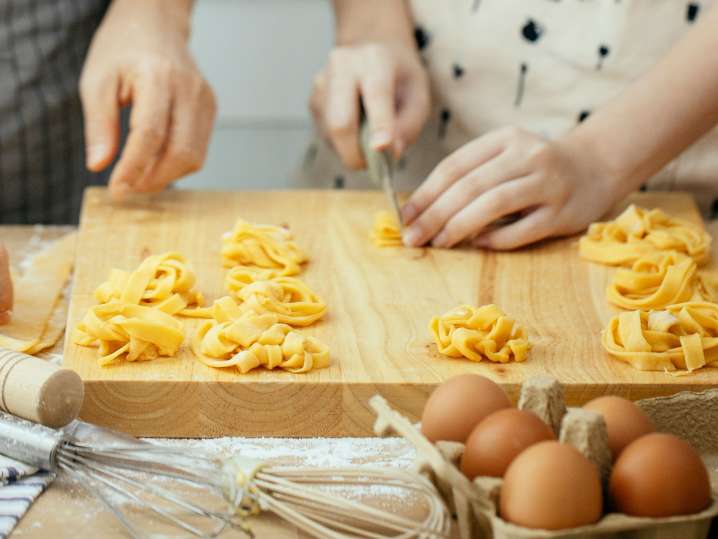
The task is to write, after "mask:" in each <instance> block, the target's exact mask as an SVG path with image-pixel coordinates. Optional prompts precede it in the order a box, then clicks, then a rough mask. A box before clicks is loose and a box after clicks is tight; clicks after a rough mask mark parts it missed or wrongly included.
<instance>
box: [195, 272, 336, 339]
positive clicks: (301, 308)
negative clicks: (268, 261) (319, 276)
mask: <svg viewBox="0 0 718 539" xmlns="http://www.w3.org/2000/svg"><path fill="white" fill-rule="evenodd" d="M227 298H229V299H230V300H234V299H236V303H235V304H234V307H233V308H232V309H231V310H232V311H233V312H236V313H245V312H254V313H257V314H265V313H272V314H274V315H276V317H277V321H278V322H280V323H282V324H289V325H290V326H294V327H304V326H309V325H311V324H313V323H314V322H316V321H317V320H319V319H320V318H321V317H322V316H324V313H325V312H326V310H327V307H326V305H325V304H324V303H323V302H322V300H321V299H319V297H318V296H317V295H316V294H314V292H312V291H311V290H310V288H309V287H308V286H307V285H306V284H304V283H303V282H302V281H300V280H299V279H296V278H294V277H277V278H275V279H274V280H267V281H256V282H254V283H250V284H248V285H246V286H244V287H242V288H241V289H240V290H239V291H238V292H237V293H236V294H235V295H233V296H232V297H229V296H227V297H226V298H221V299H220V300H217V302H216V303H215V305H213V306H212V307H206V308H201V309H193V310H187V311H184V312H183V314H185V315H186V316H191V317H195V318H216V317H217V313H216V309H217V305H218V304H219V305H220V306H221V307H223V308H224V309H225V311H227V309H228V308H229V307H228V305H229V303H228V299H227Z"/></svg>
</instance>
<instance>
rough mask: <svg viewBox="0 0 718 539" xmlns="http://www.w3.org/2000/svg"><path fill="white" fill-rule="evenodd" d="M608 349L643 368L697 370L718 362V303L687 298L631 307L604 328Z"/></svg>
mask: <svg viewBox="0 0 718 539" xmlns="http://www.w3.org/2000/svg"><path fill="white" fill-rule="evenodd" d="M602 341H603V346H604V348H605V349H606V351H607V352H608V353H609V354H611V355H612V356H614V357H615V358H617V359H620V360H621V361H625V362H626V363H629V364H630V365H632V366H633V367H635V368H636V369H639V370H644V371H675V370H676V369H684V370H688V371H694V370H696V369H699V368H701V367H703V366H706V365H711V364H713V363H716V362H718V305H716V304H715V303H708V302H686V303H679V304H676V305H671V306H669V307H667V308H666V309H664V310H652V311H647V310H643V311H628V312H623V313H621V314H619V315H617V316H615V317H613V318H612V319H611V321H610V322H609V323H608V327H607V328H606V329H605V331H604V332H603V337H602Z"/></svg>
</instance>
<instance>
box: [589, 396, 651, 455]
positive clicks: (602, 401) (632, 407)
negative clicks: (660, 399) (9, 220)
mask: <svg viewBox="0 0 718 539" xmlns="http://www.w3.org/2000/svg"><path fill="white" fill-rule="evenodd" d="M584 408H585V409H586V410H591V411H592V412H596V413H597V414H601V415H602V416H603V419H604V420H605V421H606V428H607V429H608V447H609V448H610V449H611V454H612V455H613V459H614V460H615V459H616V458H617V457H618V455H620V454H621V451H623V449H624V448H625V447H626V446H627V445H628V444H630V443H631V442H632V441H634V440H636V439H638V438H640V437H641V436H643V435H644V434H648V433H650V432H654V431H655V430H656V428H655V427H654V426H653V422H652V421H651V420H650V418H649V417H648V416H647V415H646V414H645V412H644V411H643V410H641V409H640V408H639V407H638V406H637V405H636V404H634V403H633V402H631V401H629V400H626V399H622V398H621V397H614V396H612V395H608V396H605V397H598V398H597V399H593V400H592V401H590V402H587V403H586V404H585V405H584Z"/></svg>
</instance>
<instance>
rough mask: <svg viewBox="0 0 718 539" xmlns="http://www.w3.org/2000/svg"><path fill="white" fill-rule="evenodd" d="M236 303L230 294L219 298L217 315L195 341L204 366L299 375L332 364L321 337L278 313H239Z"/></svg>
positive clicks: (198, 356)
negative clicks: (282, 320) (294, 325)
mask: <svg viewBox="0 0 718 539" xmlns="http://www.w3.org/2000/svg"><path fill="white" fill-rule="evenodd" d="M233 303H234V301H233V300H232V298H229V297H227V298H222V299H221V300H218V301H217V302H216V303H215V305H214V306H213V309H214V312H213V315H214V317H215V318H214V319H213V320H207V321H205V322H203V324H202V325H201V326H200V327H199V329H198V330H197V333H196V334H195V336H194V338H193V340H192V350H193V351H194V353H195V355H196V356H197V358H198V359H199V360H200V361H201V362H202V363H204V364H205V365H207V366H209V367H217V368H227V367H235V368H236V369H237V370H239V372H241V373H242V374H244V373H247V372H249V371H251V370H253V369H255V368H258V367H264V368H266V369H270V370H272V369H277V368H278V369H284V370H286V371H289V372H292V373H297V374H298V373H305V372H309V371H311V370H312V369H322V368H325V367H328V366H329V348H328V347H327V346H326V345H325V344H323V343H322V342H321V341H319V340H318V339H315V338H313V337H308V336H304V335H302V334H301V333H299V332H298V331H296V330H294V329H292V327H291V326H289V325H287V324H282V323H280V322H279V319H278V317H277V315H275V314H271V313H267V314H257V313H256V312H253V311H246V312H240V311H239V310H237V309H236V303H234V306H233V305H232V304H233Z"/></svg>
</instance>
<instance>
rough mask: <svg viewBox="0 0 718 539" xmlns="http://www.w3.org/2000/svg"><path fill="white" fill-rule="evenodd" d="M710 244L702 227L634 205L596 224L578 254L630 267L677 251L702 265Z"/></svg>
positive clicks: (656, 210)
mask: <svg viewBox="0 0 718 539" xmlns="http://www.w3.org/2000/svg"><path fill="white" fill-rule="evenodd" d="M710 243H711V238H710V236H709V235H708V234H707V233H706V232H705V231H704V230H703V229H702V228H701V227H700V226H699V225H696V224H693V223H690V222H688V221H684V220H682V219H677V218H674V217H670V216H668V215H667V214H666V213H664V212H663V211H662V210H660V209H653V210H646V209H644V208H640V207H638V206H636V205H634V204H632V205H631V206H629V207H628V208H627V209H626V210H625V211H624V212H623V213H622V214H621V215H619V216H618V217H617V218H616V219H615V220H613V221H608V222H600V223H593V224H592V225H591V226H590V227H589V229H588V232H587V233H586V235H585V236H583V237H582V238H581V240H580V241H579V252H580V254H581V256H582V257H583V258H586V259H587V260H591V261H593V262H598V263H601V264H607V265H609V266H627V265H628V266H630V265H631V264H633V263H634V262H635V261H636V260H638V259H639V258H642V257H644V256H646V255H650V254H653V253H656V252H664V251H677V252H679V253H681V254H684V255H687V256H689V257H691V258H692V259H694V260H695V261H696V262H697V263H698V264H701V263H702V262H705V261H706V259H707V257H708V255H709V249H710Z"/></svg>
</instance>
